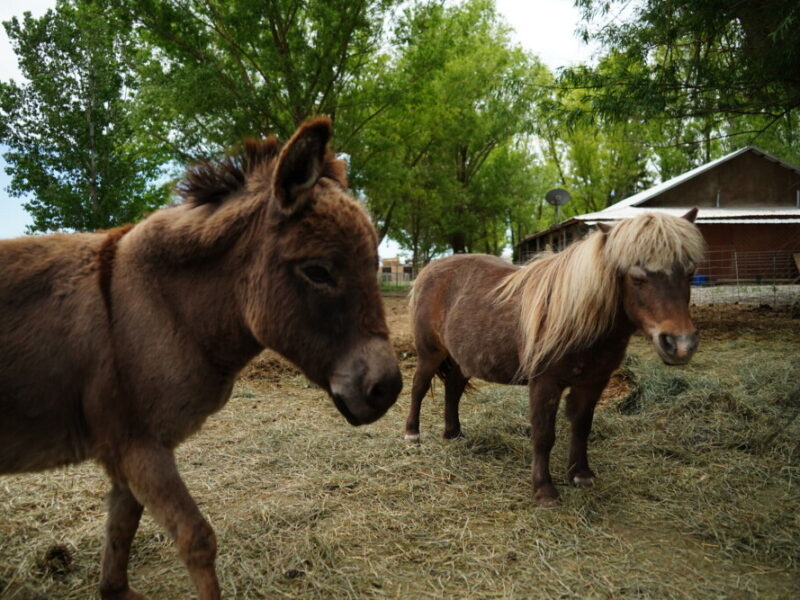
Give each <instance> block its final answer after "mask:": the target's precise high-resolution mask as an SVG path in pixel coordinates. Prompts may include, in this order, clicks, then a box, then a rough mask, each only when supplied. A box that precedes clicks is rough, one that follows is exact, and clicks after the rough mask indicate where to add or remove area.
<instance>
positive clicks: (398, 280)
mask: <svg viewBox="0 0 800 600" xmlns="http://www.w3.org/2000/svg"><path fill="white" fill-rule="evenodd" d="M401 269H402V270H399V269H391V270H389V269H388V268H384V270H382V271H381V273H379V274H378V282H379V283H380V284H381V287H383V288H406V287H411V284H412V283H414V276H415V273H414V272H413V270H412V268H411V267H401Z"/></svg>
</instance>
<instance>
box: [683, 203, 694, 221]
mask: <svg viewBox="0 0 800 600" xmlns="http://www.w3.org/2000/svg"><path fill="white" fill-rule="evenodd" d="M683 218H684V219H686V220H687V221H689V223H694V220H695V219H696V218H697V207H696V206H695V207H694V208H693V209H692V210H690V211H689V212H687V213H686V214H685V215H683Z"/></svg>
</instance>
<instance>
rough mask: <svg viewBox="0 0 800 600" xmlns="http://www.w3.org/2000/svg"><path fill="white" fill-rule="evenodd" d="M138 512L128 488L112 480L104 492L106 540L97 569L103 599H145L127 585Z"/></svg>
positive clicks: (139, 508)
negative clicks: (105, 493)
mask: <svg viewBox="0 0 800 600" xmlns="http://www.w3.org/2000/svg"><path fill="white" fill-rule="evenodd" d="M141 516H142V505H141V504H139V502H137V501H136V498H134V497H133V494H131V492H130V490H128V489H127V488H125V487H122V486H120V485H118V484H114V487H113V488H112V489H111V493H110V494H109V495H108V522H107V523H106V543H105V547H104V548H103V563H102V567H101V569H100V596H101V597H102V598H103V600H145V598H144V596H142V595H140V594H137V593H136V592H134V591H133V590H131V589H130V588H129V587H128V557H129V555H130V551H131V542H133V536H134V535H135V534H136V529H137V528H138V527H139V519H140V518H141Z"/></svg>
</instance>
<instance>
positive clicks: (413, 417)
mask: <svg viewBox="0 0 800 600" xmlns="http://www.w3.org/2000/svg"><path fill="white" fill-rule="evenodd" d="M442 360H444V358H439V357H432V356H427V355H426V354H424V353H421V352H419V349H417V370H416V371H414V381H413V383H412V384H411V406H410V407H409V409H408V417H407V418H406V441H407V442H419V411H420V409H421V408H422V399H423V398H424V397H425V394H427V393H428V390H429V389H430V387H431V380H432V379H433V376H434V375H436V369H437V368H438V367H439V365H440V364H441V363H442Z"/></svg>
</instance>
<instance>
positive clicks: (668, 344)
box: [653, 331, 699, 365]
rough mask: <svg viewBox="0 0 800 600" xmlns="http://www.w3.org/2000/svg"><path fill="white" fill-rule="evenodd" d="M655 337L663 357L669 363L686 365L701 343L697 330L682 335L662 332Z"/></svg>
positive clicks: (657, 347)
mask: <svg viewBox="0 0 800 600" xmlns="http://www.w3.org/2000/svg"><path fill="white" fill-rule="evenodd" d="M654 338H655V339H654V340H653V342H654V343H655V346H656V349H657V350H658V353H659V355H660V356H661V359H662V360H663V361H664V362H665V363H667V364H668V365H684V364H686V363H687V362H689V360H691V358H692V356H693V355H694V353H695V350H697V345H698V343H699V338H698V335H697V331H692V332H691V333H688V334H681V335H675V334H672V333H665V332H661V333H659V334H658V335H656V336H654Z"/></svg>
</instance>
